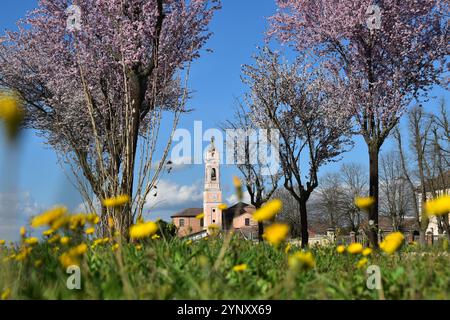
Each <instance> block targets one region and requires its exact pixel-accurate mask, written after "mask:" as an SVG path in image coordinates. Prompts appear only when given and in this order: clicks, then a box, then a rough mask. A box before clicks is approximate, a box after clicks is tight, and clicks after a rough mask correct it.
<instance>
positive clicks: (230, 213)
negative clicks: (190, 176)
mask: <svg viewBox="0 0 450 320" xmlns="http://www.w3.org/2000/svg"><path fill="white" fill-rule="evenodd" d="M222 201H223V199H222V189H221V185H220V155H219V152H218V150H217V149H216V146H215V144H214V138H212V139H211V144H210V146H209V148H208V150H207V152H206V156H205V181H204V191H203V208H187V209H185V210H183V211H181V212H179V213H177V214H174V215H173V216H172V221H173V224H174V225H175V226H176V227H177V233H178V236H179V237H189V238H194V239H195V238H202V237H205V236H207V235H208V227H209V226H211V225H217V226H218V227H219V228H220V229H221V230H223V231H231V230H233V231H234V232H236V233H238V234H239V235H241V236H243V237H244V238H246V239H257V238H258V223H257V222H256V221H255V220H253V219H252V214H253V212H254V211H255V207H254V206H252V205H249V204H246V203H243V202H239V203H237V204H235V205H233V206H231V207H229V208H227V209H225V210H221V209H220V208H219V207H220V205H221V204H222V203H223V202H222ZM201 213H203V214H204V216H203V218H202V219H197V218H196V217H197V216H198V215H199V214H201Z"/></svg>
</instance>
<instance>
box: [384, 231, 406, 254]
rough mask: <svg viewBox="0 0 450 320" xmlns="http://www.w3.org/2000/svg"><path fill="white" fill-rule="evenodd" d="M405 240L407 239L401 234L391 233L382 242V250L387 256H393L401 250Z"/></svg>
mask: <svg viewBox="0 0 450 320" xmlns="http://www.w3.org/2000/svg"><path fill="white" fill-rule="evenodd" d="M404 239H405V237H404V236H403V234H402V233H401V232H393V233H390V234H388V235H387V236H386V237H385V238H384V240H383V241H381V242H380V249H381V250H383V251H384V252H386V253H387V254H393V253H394V252H395V251H397V249H398V248H400V246H401V245H402V243H403V240H404Z"/></svg>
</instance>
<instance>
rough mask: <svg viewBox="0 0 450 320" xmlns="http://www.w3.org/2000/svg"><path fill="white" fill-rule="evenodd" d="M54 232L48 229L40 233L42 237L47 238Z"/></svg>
mask: <svg viewBox="0 0 450 320" xmlns="http://www.w3.org/2000/svg"><path fill="white" fill-rule="evenodd" d="M54 232H55V230H53V229H48V230H45V231H44V232H42V235H43V236H46V237H48V236H51V235H52V234H53V233H54Z"/></svg>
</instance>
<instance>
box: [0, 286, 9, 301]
mask: <svg viewBox="0 0 450 320" xmlns="http://www.w3.org/2000/svg"><path fill="white" fill-rule="evenodd" d="M10 296H11V289H10V288H6V289H5V290H3V292H2V294H1V295H0V300H8V299H9V297H10Z"/></svg>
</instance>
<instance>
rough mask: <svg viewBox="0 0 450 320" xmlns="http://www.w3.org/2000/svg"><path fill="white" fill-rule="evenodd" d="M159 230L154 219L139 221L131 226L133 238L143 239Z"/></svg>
mask: <svg viewBox="0 0 450 320" xmlns="http://www.w3.org/2000/svg"><path fill="white" fill-rule="evenodd" d="M157 231H158V225H157V224H156V223H154V222H153V221H149V222H145V223H138V224H135V225H133V226H131V228H130V237H131V239H142V238H147V237H150V236H152V235H153V234H155V233H156V232H157Z"/></svg>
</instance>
